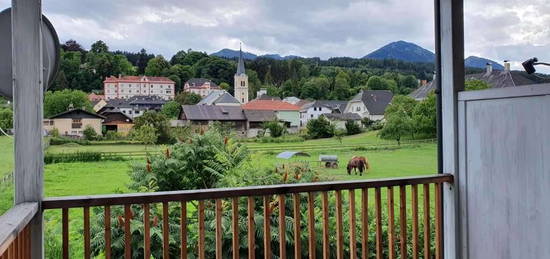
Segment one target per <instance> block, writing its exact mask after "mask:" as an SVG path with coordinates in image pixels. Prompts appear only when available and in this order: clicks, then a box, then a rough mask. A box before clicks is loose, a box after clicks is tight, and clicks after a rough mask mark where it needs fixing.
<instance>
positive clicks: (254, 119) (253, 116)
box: [243, 110, 277, 138]
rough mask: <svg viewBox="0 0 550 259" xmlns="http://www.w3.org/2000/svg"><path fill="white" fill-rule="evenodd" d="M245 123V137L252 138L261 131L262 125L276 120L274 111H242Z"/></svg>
mask: <svg viewBox="0 0 550 259" xmlns="http://www.w3.org/2000/svg"><path fill="white" fill-rule="evenodd" d="M243 112H244V116H245V117H246V121H247V127H246V128H247V137H249V138H253V137H256V136H258V135H259V133H260V132H261V131H263V124H264V123H266V122H269V121H275V120H277V115H276V114H275V111H269V110H243Z"/></svg>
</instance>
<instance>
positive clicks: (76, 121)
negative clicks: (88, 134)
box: [43, 109, 105, 137]
mask: <svg viewBox="0 0 550 259" xmlns="http://www.w3.org/2000/svg"><path fill="white" fill-rule="evenodd" d="M104 119H105V117H104V116H102V115H99V114H95V113H93V112H89V111H86V110H82V109H71V110H68V111H65V112H62V113H59V114H56V115H54V116H51V117H49V118H47V119H44V121H43V123H44V130H46V131H47V132H51V131H52V130H53V129H57V130H58V131H59V134H60V135H62V136H72V137H82V136H83V135H84V129H85V128H86V127H87V126H90V127H92V128H93V129H94V130H95V132H96V133H97V134H98V135H101V132H102V131H101V125H102V122H103V120H104Z"/></svg>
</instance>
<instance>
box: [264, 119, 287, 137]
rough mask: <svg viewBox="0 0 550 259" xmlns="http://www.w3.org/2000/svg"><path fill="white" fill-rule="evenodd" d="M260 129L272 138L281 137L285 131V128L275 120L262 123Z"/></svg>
mask: <svg viewBox="0 0 550 259" xmlns="http://www.w3.org/2000/svg"><path fill="white" fill-rule="evenodd" d="M262 127H263V129H264V130H265V131H266V132H267V130H269V135H270V136H271V137H274V138H278V137H280V136H282V135H283V134H284V133H285V130H286V129H285V127H284V126H283V125H282V124H281V123H280V122H278V121H277V120H274V121H268V122H264V124H263V125H262Z"/></svg>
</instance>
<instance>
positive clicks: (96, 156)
mask: <svg viewBox="0 0 550 259" xmlns="http://www.w3.org/2000/svg"><path fill="white" fill-rule="evenodd" d="M97 161H101V152H76V153H60V154H51V153H46V154H45V155H44V163H46V164H53V163H73V162H97Z"/></svg>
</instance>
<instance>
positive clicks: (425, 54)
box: [364, 40, 435, 63]
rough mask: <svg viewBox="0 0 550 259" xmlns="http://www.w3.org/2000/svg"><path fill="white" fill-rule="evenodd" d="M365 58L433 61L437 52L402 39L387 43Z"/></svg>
mask: <svg viewBox="0 0 550 259" xmlns="http://www.w3.org/2000/svg"><path fill="white" fill-rule="evenodd" d="M364 58H372V59H397V60H402V61H408V62H426V63H433V62H434V60H435V54H434V53H433V52H431V51H429V50H427V49H425V48H422V47H420V46H418V45H416V44H414V43H411V42H406V41H402V40H400V41H396V42H392V43H390V44H387V45H385V46H384V47H381V48H379V49H377V50H375V51H373V52H371V53H370V54H368V55H366V56H365V57H364Z"/></svg>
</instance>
